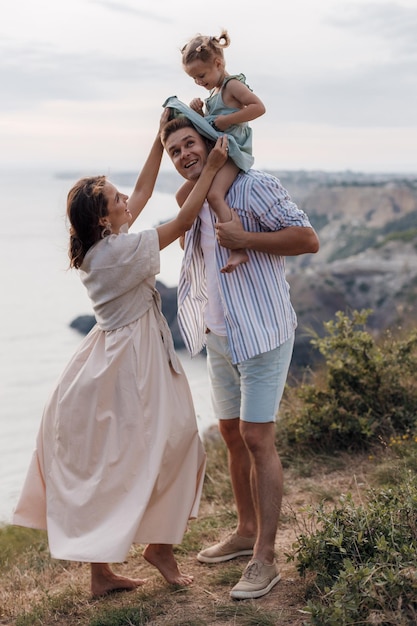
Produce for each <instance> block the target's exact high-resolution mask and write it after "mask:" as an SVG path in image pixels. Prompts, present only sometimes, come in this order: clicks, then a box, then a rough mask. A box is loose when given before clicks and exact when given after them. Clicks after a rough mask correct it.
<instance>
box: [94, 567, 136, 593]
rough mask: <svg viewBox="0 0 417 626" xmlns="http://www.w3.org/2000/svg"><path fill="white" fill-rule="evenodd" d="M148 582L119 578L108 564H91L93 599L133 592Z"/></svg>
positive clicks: (124, 577)
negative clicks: (116, 592) (120, 592)
mask: <svg viewBox="0 0 417 626" xmlns="http://www.w3.org/2000/svg"><path fill="white" fill-rule="evenodd" d="M145 582H146V580H142V579H141V578H126V576H118V575H117V574H115V573H114V572H113V571H112V570H111V569H110V567H109V565H108V564H107V563H91V593H92V595H93V598H99V597H100V596H105V595H107V594H108V593H111V592H112V591H133V590H134V589H137V588H138V587H140V586H141V585H143V584H144V583H145Z"/></svg>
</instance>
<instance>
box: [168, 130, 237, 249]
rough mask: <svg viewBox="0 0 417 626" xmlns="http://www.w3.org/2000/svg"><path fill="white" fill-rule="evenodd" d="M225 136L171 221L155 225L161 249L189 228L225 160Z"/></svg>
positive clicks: (211, 153)
mask: <svg viewBox="0 0 417 626" xmlns="http://www.w3.org/2000/svg"><path fill="white" fill-rule="evenodd" d="M227 144H228V141H227V136H226V135H222V136H221V137H219V138H218V139H217V141H216V144H215V146H214V148H213V149H212V150H211V152H210V154H209V155H208V158H207V162H206V164H205V166H204V168H203V170H202V172H201V174H200V177H199V178H198V180H197V182H196V184H195V185H194V187H193V188H192V190H191V192H190V193H189V195H188V197H187V198H186V200H185V201H184V204H183V205H182V207H181V209H180V210H179V213H178V215H177V216H176V217H175V218H174V219H173V220H171V221H169V222H166V223H165V224H161V226H158V227H157V229H156V230H157V232H158V236H159V248H160V250H162V249H163V248H166V246H168V245H169V244H170V243H172V242H173V241H175V239H178V237H180V236H181V235H183V234H184V233H185V231H187V230H189V229H190V228H191V226H192V225H193V222H194V220H195V218H196V217H197V215H198V213H199V211H200V209H201V207H202V205H203V202H204V200H205V199H206V196H207V192H208V190H209V189H210V185H211V183H212V182H213V178H214V177H215V175H216V174H217V172H218V171H219V169H220V168H221V167H222V166H223V165H224V164H225V162H226V160H227Z"/></svg>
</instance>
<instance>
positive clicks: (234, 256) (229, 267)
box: [220, 250, 249, 274]
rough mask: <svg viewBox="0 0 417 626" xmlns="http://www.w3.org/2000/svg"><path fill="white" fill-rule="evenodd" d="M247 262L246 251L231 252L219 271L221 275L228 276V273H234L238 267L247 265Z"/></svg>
mask: <svg viewBox="0 0 417 626" xmlns="http://www.w3.org/2000/svg"><path fill="white" fill-rule="evenodd" d="M248 261H249V257H248V255H247V252H246V250H231V252H230V256H229V258H228V259H227V263H226V265H225V266H224V267H222V269H221V270H220V271H221V272H222V273H223V274H230V272H234V270H235V269H236V268H237V266H238V265H240V264H241V263H247V262H248Z"/></svg>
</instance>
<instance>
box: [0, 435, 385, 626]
mask: <svg viewBox="0 0 417 626" xmlns="http://www.w3.org/2000/svg"><path fill="white" fill-rule="evenodd" d="M208 452H209V467H208V474H207V479H206V488H205V494H204V500H203V502H202V506H201V514H200V518H199V519H198V520H196V521H194V522H192V523H191V524H190V530H189V532H188V533H187V534H186V537H185V538H184V542H183V544H182V545H181V546H179V547H177V548H176V555H177V559H178V561H179V563H180V568H181V569H182V570H183V571H185V572H187V573H191V574H193V575H194V583H193V585H191V586H190V587H189V588H187V589H177V588H174V587H172V586H170V585H168V584H167V583H166V582H165V581H164V579H163V578H162V577H161V575H160V574H159V573H158V572H157V571H156V570H155V569H154V568H152V567H151V566H150V565H148V564H147V563H146V562H145V560H144V559H143V558H142V556H141V551H142V546H136V547H133V548H132V550H131V552H130V554H129V557H128V559H127V561H126V562H125V563H123V564H120V565H119V566H117V567H115V569H116V570H117V571H118V572H120V573H122V574H126V575H129V576H134V577H140V578H147V579H148V582H147V583H146V585H145V586H144V587H141V588H139V589H138V590H137V591H134V592H129V593H127V592H120V593H115V594H112V595H110V596H108V597H106V598H103V599H100V600H93V599H92V598H91V597H90V593H89V567H88V565H85V564H81V565H80V564H77V563H64V562H61V561H52V560H51V559H50V558H49V556H48V553H47V550H46V549H45V536H44V534H42V533H33V534H31V535H30V536H26V537H25V541H24V543H23V545H21V543H18V542H17V540H15V541H16V543H13V544H12V545H13V546H14V548H10V554H9V556H8V558H7V560H6V562H5V563H4V564H3V566H2V568H1V569H0V577H1V578H0V624H2V625H6V624H7V625H8V626H57V625H58V626H76V625H77V626H137V625H139V624H151V625H152V626H211V625H213V626H214V625H216V626H222V625H225V626H226V625H227V626H230V625H239V626H251V625H253V626H255V625H256V626H273V625H277V624H279V625H282V626H302V625H303V624H306V623H308V616H307V615H306V614H305V613H304V612H303V607H304V606H305V583H304V581H302V580H301V579H300V578H299V576H298V573H297V571H296V569H295V565H294V563H293V562H288V561H287V554H289V553H290V552H291V550H292V545H293V543H294V541H295V540H296V538H297V535H299V534H300V533H305V532H306V531H307V530H311V529H309V525H310V524H311V523H312V522H311V518H310V517H309V514H308V506H309V505H311V504H314V503H317V502H318V501H319V500H320V501H321V500H323V499H324V500H326V501H329V502H332V501H333V502H335V501H336V500H337V499H338V498H339V496H340V495H341V494H342V493H347V492H352V493H354V494H355V493H356V494H357V496H358V497H360V493H361V491H362V489H363V488H364V487H366V485H367V480H368V479H367V477H368V476H369V475H370V474H371V472H372V471H373V468H374V463H373V462H372V461H369V460H367V459H366V458H365V457H355V458H350V457H349V456H345V457H339V462H338V464H336V465H335V464H334V463H333V464H332V466H331V467H330V468H329V464H328V463H327V464H326V463H324V464H317V463H315V467H314V468H312V469H311V468H310V469H311V471H309V472H307V474H308V475H307V476H304V475H303V471H300V468H301V466H302V462H298V463H297V464H295V465H294V466H293V467H289V468H287V469H286V470H285V475H286V490H285V496H284V502H283V510H282V517H281V523H280V526H279V532H278V535H277V544H276V548H277V555H278V563H279V566H280V569H281V574H282V579H281V581H280V582H279V584H278V585H276V587H275V588H274V589H273V590H272V591H271V592H270V593H269V594H268V595H267V596H265V597H263V598H259V599H258V600H253V601H244V602H235V601H232V600H231V599H230V597H229V591H230V588H231V587H232V586H233V584H234V583H235V582H237V580H238V579H239V577H240V573H241V571H242V569H243V567H244V565H245V563H246V562H247V561H246V559H245V558H242V559H236V560H235V561H231V562H228V563H227V562H226V563H222V564H218V565H216V566H207V565H201V564H199V563H198V562H197V560H196V558H195V555H196V553H197V551H198V550H199V549H200V548H201V546H203V545H207V544H209V543H210V542H212V541H213V540H214V541H216V540H218V539H221V538H222V537H224V536H225V535H226V534H228V533H229V532H230V531H231V530H232V529H233V528H234V525H235V521H236V517H235V512H234V506H233V501H232V497H231V491H230V486H229V484H228V476H227V470H226V469H225V454H224V450H223V449H222V448H219V447H218V445H216V444H212V443H211V444H209V445H208ZM20 530H21V529H20ZM20 530H19V532H20ZM6 531H7V529H3V532H6ZM23 532H24V531H23ZM1 534H2V533H0V535H1ZM9 543H10V542H9ZM0 548H1V544H0Z"/></svg>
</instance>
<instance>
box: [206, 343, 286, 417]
mask: <svg viewBox="0 0 417 626" xmlns="http://www.w3.org/2000/svg"><path fill="white" fill-rule="evenodd" d="M206 339H207V367H208V373H209V379H210V386H211V401H212V405H213V410H214V414H215V416H216V417H217V418H218V419H222V420H227V419H234V418H236V417H240V419H241V420H243V421H245V422H256V423H264V422H274V421H275V418H276V416H277V412H278V407H279V403H280V402H281V398H282V394H283V392H284V387H285V382H286V380H287V375H288V369H289V366H290V362H291V357H292V351H293V346H294V335H293V336H292V337H290V339H288V340H287V341H286V342H285V343H283V344H282V345H281V346H279V347H278V348H275V349H274V350H271V351H270V352H265V353H263V354H259V355H258V356H255V357H252V358H251V359H248V360H247V361H242V362H241V363H237V364H236V365H233V363H232V358H231V354H230V349H229V344H228V341H227V337H222V336H219V335H215V334H214V333H213V332H209V333H208V334H207V337H206Z"/></svg>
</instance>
